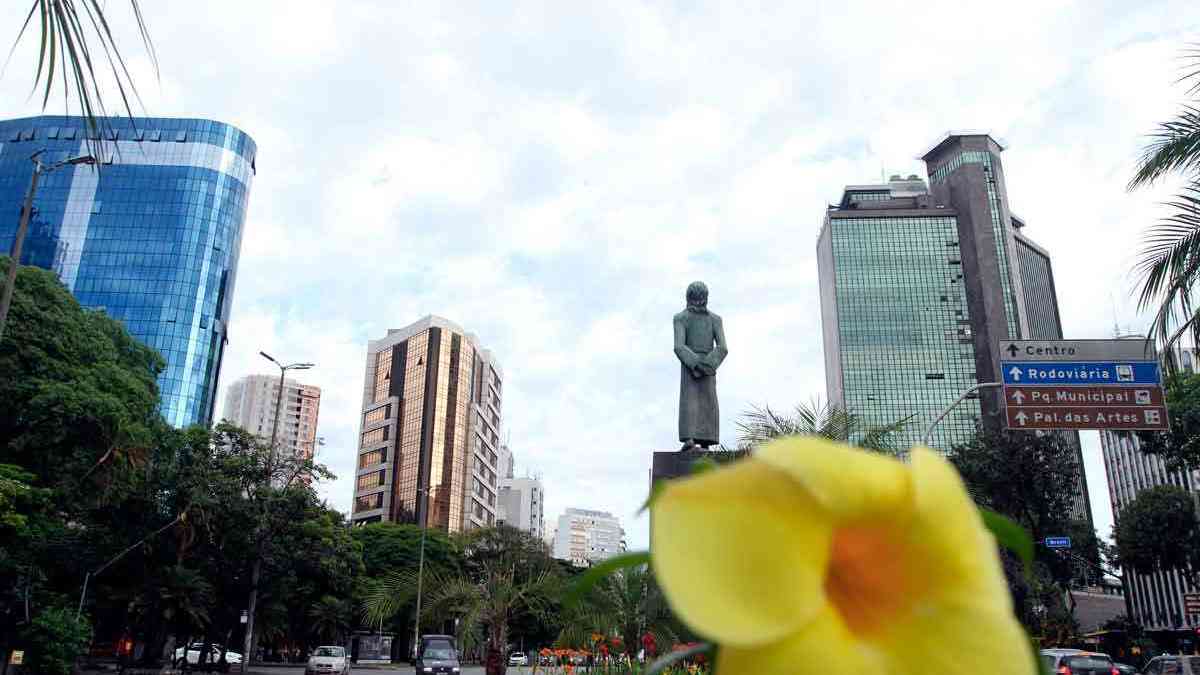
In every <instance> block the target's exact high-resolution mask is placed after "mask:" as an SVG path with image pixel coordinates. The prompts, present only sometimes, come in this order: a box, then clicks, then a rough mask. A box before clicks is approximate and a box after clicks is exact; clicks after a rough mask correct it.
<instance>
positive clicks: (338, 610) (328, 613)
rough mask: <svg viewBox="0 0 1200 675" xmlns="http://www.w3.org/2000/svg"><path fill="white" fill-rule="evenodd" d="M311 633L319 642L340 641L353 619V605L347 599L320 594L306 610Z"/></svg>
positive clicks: (335, 642)
mask: <svg viewBox="0 0 1200 675" xmlns="http://www.w3.org/2000/svg"><path fill="white" fill-rule="evenodd" d="M308 616H309V618H310V619H311V622H312V623H311V626H312V633H313V635H314V636H315V637H316V638H317V640H318V641H320V642H330V643H334V644H337V643H340V642H341V640H342V637H343V636H344V635H345V633H346V631H347V630H348V629H349V627H350V623H351V622H352V621H353V620H354V605H353V604H352V602H351V601H350V600H349V599H346V598H335V597H334V596H332V595H322V596H321V598H320V599H319V600H317V602H316V603H315V604H313V606H312V607H310V608H309V610H308Z"/></svg>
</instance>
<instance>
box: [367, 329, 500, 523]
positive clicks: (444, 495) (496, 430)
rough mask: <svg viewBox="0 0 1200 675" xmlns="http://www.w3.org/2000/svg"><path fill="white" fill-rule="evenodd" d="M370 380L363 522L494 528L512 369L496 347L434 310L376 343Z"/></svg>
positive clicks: (370, 358) (371, 346)
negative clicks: (506, 384)
mask: <svg viewBox="0 0 1200 675" xmlns="http://www.w3.org/2000/svg"><path fill="white" fill-rule="evenodd" d="M364 381H365V387H364V389H363V404H362V420H361V428H360V435H359V448H358V471H357V480H356V483H355V488H354V513H353V516H352V518H353V522H354V523H355V524H363V523H371V522H379V521H395V522H402V523H423V524H425V525H427V526H429V527H437V528H440V529H442V530H445V531H448V532H461V531H464V530H469V529H472V528H477V527H487V526H490V525H494V524H495V522H496V493H497V492H498V490H499V474H498V471H499V469H498V464H499V459H500V455H499V449H500V410H501V398H502V393H503V388H502V387H503V374H502V372H501V369H500V364H499V363H498V362H497V360H496V358H495V357H494V356H493V354H492V353H491V352H490V351H488V350H486V349H484V348H482V347H481V346H480V344H479V341H478V340H477V339H476V338H475V336H473V335H471V334H469V333H467V332H465V331H464V330H463V329H462V328H460V327H459V326H458V325H456V324H454V323H452V322H450V321H447V320H446V319H443V318H441V317H437V316H427V317H425V318H424V319H421V320H420V321H418V322H416V323H414V324H412V325H410V326H407V327H405V328H400V329H395V330H389V331H388V333H387V335H386V336H384V337H383V338H381V339H379V340H373V341H371V342H370V343H369V344H368V346H367V360H366V373H365V380H364Z"/></svg>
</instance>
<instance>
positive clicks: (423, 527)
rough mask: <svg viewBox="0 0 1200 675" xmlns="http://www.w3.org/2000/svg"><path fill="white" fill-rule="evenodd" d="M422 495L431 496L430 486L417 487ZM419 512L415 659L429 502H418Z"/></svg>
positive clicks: (414, 634)
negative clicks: (419, 537) (419, 539)
mask: <svg viewBox="0 0 1200 675" xmlns="http://www.w3.org/2000/svg"><path fill="white" fill-rule="evenodd" d="M422 495H424V496H425V498H426V499H428V498H429V488H417V499H421V496H422ZM417 514H418V516H417V520H419V521H420V525H421V548H420V551H421V552H420V553H419V554H418V556H417V618H416V620H415V621H414V622H413V660H414V661H416V658H417V656H418V654H417V650H418V649H419V648H420V645H421V583H422V581H423V580H424V577H425V530H427V529H428V525H429V504H428V503H426V505H425V508H424V509H422V508H421V505H420V503H418V504H417ZM422 514H423V515H424V516H425V517H424V518H422V517H421V515H422Z"/></svg>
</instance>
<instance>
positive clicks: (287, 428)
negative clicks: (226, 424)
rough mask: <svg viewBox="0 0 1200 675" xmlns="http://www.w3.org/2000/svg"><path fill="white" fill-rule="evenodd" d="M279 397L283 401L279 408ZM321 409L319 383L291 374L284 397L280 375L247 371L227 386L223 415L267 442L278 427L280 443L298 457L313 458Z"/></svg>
mask: <svg viewBox="0 0 1200 675" xmlns="http://www.w3.org/2000/svg"><path fill="white" fill-rule="evenodd" d="M277 401H278V402H279V403H280V405H279V407H278V408H277V407H276V402H277ZM320 410H321V388H320V387H315V386H313V385H309V384H301V383H300V382H297V381H296V380H293V379H291V378H288V379H285V380H284V381H283V398H282V400H281V399H280V398H279V378H278V377H275V376H274V375H247V376H245V377H243V378H240V379H238V380H236V381H235V382H234V383H233V384H231V385H229V387H228V388H227V389H226V390H225V407H224V414H223V415H222V419H225V420H228V421H230V422H232V423H234V424H236V425H238V426H239V427H242V428H243V429H246V430H247V431H250V432H252V433H254V434H255V435H257V436H258V437H259V438H261V439H262V440H263V441H265V442H269V441H270V440H271V433H272V430H273V429H276V428H277V429H278V430H277V431H276V432H275V433H276V436H277V438H276V445H277V447H279V448H281V449H283V450H286V451H289V452H291V453H292V454H293V455H295V456H297V457H304V458H307V459H311V458H312V457H313V454H314V452H315V450H316V442H317V418H318V416H319V414H320ZM276 421H278V426H277V427H276Z"/></svg>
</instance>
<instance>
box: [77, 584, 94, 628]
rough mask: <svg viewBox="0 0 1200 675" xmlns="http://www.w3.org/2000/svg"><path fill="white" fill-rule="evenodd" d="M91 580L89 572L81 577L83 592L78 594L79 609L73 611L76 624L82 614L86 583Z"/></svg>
mask: <svg viewBox="0 0 1200 675" xmlns="http://www.w3.org/2000/svg"><path fill="white" fill-rule="evenodd" d="M91 578H92V573H91V572H90V571H89V572H88V573H87V574H84V575H83V590H82V591H80V592H79V609H77V610H75V621H76V622H77V623H78V621H79V617H80V616H81V615H82V614H83V599H84V598H86V597H87V587H88V581H90V580H91Z"/></svg>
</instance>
